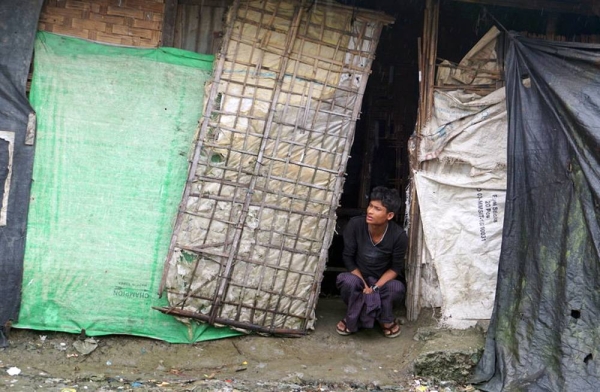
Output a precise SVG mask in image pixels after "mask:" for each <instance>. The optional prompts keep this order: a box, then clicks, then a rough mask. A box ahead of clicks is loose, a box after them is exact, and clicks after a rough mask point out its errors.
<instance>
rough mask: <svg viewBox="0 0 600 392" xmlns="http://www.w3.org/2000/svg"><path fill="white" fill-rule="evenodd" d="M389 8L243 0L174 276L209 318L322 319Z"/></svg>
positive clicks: (176, 298) (196, 166) (194, 313)
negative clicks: (329, 266)
mask: <svg viewBox="0 0 600 392" xmlns="http://www.w3.org/2000/svg"><path fill="white" fill-rule="evenodd" d="M392 22H393V19H391V18H389V17H388V16H386V15H384V14H381V13H377V12H372V11H366V10H359V9H355V8H350V7H346V6H342V5H339V4H337V3H333V2H321V1H319V2H318V3H317V2H312V1H311V2H308V1H293V0H281V1H279V0H257V1H247V0H245V1H239V0H237V1H235V2H234V4H233V6H232V8H231V9H230V11H229V13H228V19H227V26H228V27H227V30H226V33H225V36H224V39H223V47H222V48H221V52H220V54H219V57H218V60H217V62H216V64H215V69H214V81H213V83H212V86H211V87H210V92H209V94H208V97H207V102H206V107H205V114H204V117H203V120H202V122H201V125H200V128H199V136H198V140H197V143H196V146H195V153H194V156H193V159H192V162H191V165H190V173H189V177H188V182H187V185H186V188H185V191H184V195H183V199H182V202H181V205H180V211H179V214H178V217H177V220H176V223H175V228H174V233H173V237H172V241H171V247H170V249H169V254H168V257H167V261H166V263H165V270H164V275H163V283H162V285H161V292H163V291H166V293H167V297H168V300H169V304H170V306H169V307H165V308H161V309H159V310H161V311H163V312H165V313H169V314H172V315H174V316H177V317H187V318H193V319H197V320H201V321H204V322H208V323H210V324H218V325H229V326H232V327H235V328H239V329H243V330H253V331H259V332H266V333H276V334H303V333H306V331H307V330H309V329H312V327H313V323H314V309H315V306H316V301H317V298H318V294H319V290H320V282H321V279H322V274H323V271H324V269H325V264H326V261H327V251H328V248H329V245H330V244H331V240H332V237H333V230H334V227H335V220H336V215H335V210H336V208H337V206H338V202H339V198H340V195H341V192H342V187H343V182H344V173H345V168H346V163H347V161H348V157H349V156H348V154H349V151H350V147H351V145H352V141H353V138H354V129H355V123H356V120H357V118H358V115H359V113H360V105H361V102H362V97H363V94H364V90H365V87H366V83H367V78H368V75H369V73H370V69H371V64H372V61H373V58H374V53H375V49H376V47H377V43H378V40H379V36H380V33H381V30H382V28H383V26H385V25H387V24H390V23H392Z"/></svg>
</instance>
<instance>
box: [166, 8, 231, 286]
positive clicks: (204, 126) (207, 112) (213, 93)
mask: <svg viewBox="0 0 600 392" xmlns="http://www.w3.org/2000/svg"><path fill="white" fill-rule="evenodd" d="M239 7H240V0H235V1H234V2H233V6H232V7H231V11H230V12H231V13H230V15H236V14H237V12H238V8H239ZM232 32H233V23H230V24H229V26H228V27H227V30H226V31H225V36H224V37H223V42H228V41H229V38H230V37H231V34H232ZM226 55H227V47H226V45H223V47H222V48H221V51H220V52H219V61H218V63H217V67H216V70H215V74H214V79H213V83H212V86H211V89H210V93H209V96H208V99H207V101H206V107H205V108H204V114H203V116H202V123H201V125H200V132H199V135H198V143H196V148H195V149H194V155H193V157H192V162H191V165H190V170H189V172H188V178H187V182H186V184H185V189H184V191H183V196H182V198H181V202H180V203H179V213H178V214H177V220H176V221H175V225H174V228H173V235H172V237H171V243H170V245H169V251H168V254H167V259H166V260H167V261H166V262H165V266H164V269H163V275H162V279H161V281H160V287H159V288H158V294H159V295H160V296H162V293H163V290H164V289H165V284H166V283H167V275H168V272H169V266H170V264H171V263H169V260H171V257H172V256H173V251H174V249H175V245H176V244H177V233H179V230H180V228H181V223H182V221H183V216H184V215H183V214H182V212H183V211H185V209H186V203H187V200H188V197H189V194H190V192H191V191H192V186H193V182H194V176H195V175H196V169H197V168H198V162H199V160H200V155H201V151H202V141H203V140H204V138H205V137H206V133H207V132H208V126H209V122H210V116H211V115H212V111H213V108H214V106H215V99H216V97H217V92H218V91H219V81H220V80H221V75H222V74H223V65H224V64H225V58H226V57H227V56H226Z"/></svg>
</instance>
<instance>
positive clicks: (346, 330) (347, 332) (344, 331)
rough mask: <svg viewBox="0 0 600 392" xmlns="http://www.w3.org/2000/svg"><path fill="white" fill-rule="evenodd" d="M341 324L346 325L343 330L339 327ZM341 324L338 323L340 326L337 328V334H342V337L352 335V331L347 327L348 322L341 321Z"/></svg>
mask: <svg viewBox="0 0 600 392" xmlns="http://www.w3.org/2000/svg"><path fill="white" fill-rule="evenodd" d="M339 323H342V324H344V328H343V329H340V327H339V326H338V325H339ZM339 323H338V325H336V326H335V332H337V333H338V334H340V335H342V336H348V335H351V334H352V332H350V330H349V329H348V327H347V326H346V320H340V322H339Z"/></svg>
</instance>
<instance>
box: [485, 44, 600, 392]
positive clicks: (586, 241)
mask: <svg viewBox="0 0 600 392" xmlns="http://www.w3.org/2000/svg"><path fill="white" fill-rule="evenodd" d="M506 81H507V106H508V121H509V126H508V128H509V129H508V131H509V139H508V189H507V195H506V213H505V219H504V231H503V243H502V252H501V256H500V263H499V271H498V286H497V292H496V302H495V308H494V314H493V316H492V321H491V325H490V328H489V330H488V336H487V340H486V346H485V351H484V354H483V358H482V359H481V361H480V362H479V364H478V367H477V369H476V374H475V380H474V381H475V382H479V383H481V385H479V386H478V387H479V388H481V389H483V390H486V391H500V390H503V391H594V390H598V389H599V388H600V228H599V220H598V213H599V209H600V46H599V45H589V44H569V43H562V42H549V41H539V40H531V39H526V38H523V37H520V36H518V35H512V36H511V45H510V48H509V54H508V56H507V60H506Z"/></svg>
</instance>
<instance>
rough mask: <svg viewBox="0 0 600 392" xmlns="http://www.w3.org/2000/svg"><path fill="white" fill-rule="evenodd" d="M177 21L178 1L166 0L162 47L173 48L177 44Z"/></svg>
mask: <svg viewBox="0 0 600 392" xmlns="http://www.w3.org/2000/svg"><path fill="white" fill-rule="evenodd" d="M176 19H177V0H165V9H164V14H163V30H162V39H161V43H160V46H173V44H174V42H175V20H176Z"/></svg>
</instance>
